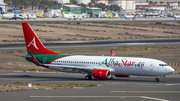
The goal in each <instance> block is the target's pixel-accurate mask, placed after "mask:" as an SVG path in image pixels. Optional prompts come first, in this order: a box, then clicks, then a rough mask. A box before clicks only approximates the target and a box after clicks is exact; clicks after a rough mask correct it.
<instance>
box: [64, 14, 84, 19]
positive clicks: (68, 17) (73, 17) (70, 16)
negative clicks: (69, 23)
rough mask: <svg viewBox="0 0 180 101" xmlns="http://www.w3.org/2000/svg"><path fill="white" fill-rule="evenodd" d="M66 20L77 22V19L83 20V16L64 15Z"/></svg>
mask: <svg viewBox="0 0 180 101" xmlns="http://www.w3.org/2000/svg"><path fill="white" fill-rule="evenodd" d="M64 18H66V19H68V20H71V19H73V20H76V19H79V20H81V19H82V16H81V15H77V14H65V13H64Z"/></svg>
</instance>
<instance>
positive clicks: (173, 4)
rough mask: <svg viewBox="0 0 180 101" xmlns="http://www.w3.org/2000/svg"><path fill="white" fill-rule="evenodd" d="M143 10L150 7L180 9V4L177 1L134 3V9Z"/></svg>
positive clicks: (153, 8)
mask: <svg viewBox="0 0 180 101" xmlns="http://www.w3.org/2000/svg"><path fill="white" fill-rule="evenodd" d="M143 9H144V10H145V9H152V10H173V9H176V10H180V6H179V5H178V2H169V5H149V4H148V3H136V10H143Z"/></svg>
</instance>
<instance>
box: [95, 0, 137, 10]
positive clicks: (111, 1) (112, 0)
mask: <svg viewBox="0 0 180 101" xmlns="http://www.w3.org/2000/svg"><path fill="white" fill-rule="evenodd" d="M95 3H96V4H99V3H103V4H106V5H118V6H121V8H122V10H127V11H134V10H135V0H95Z"/></svg>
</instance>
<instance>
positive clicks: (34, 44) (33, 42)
mask: <svg viewBox="0 0 180 101" xmlns="http://www.w3.org/2000/svg"><path fill="white" fill-rule="evenodd" d="M31 45H33V46H34V47H35V48H36V49H39V48H38V47H37V45H36V40H35V37H34V38H33V40H32V41H31V42H30V43H29V45H28V46H27V47H29V46H31Z"/></svg>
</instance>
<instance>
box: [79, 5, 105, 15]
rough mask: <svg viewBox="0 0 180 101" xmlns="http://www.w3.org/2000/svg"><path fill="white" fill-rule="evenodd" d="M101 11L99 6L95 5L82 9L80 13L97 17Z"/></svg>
mask: <svg viewBox="0 0 180 101" xmlns="http://www.w3.org/2000/svg"><path fill="white" fill-rule="evenodd" d="M101 11H102V10H101V8H96V7H90V8H84V9H82V13H87V14H89V15H90V17H99V14H100V12H101Z"/></svg>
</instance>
